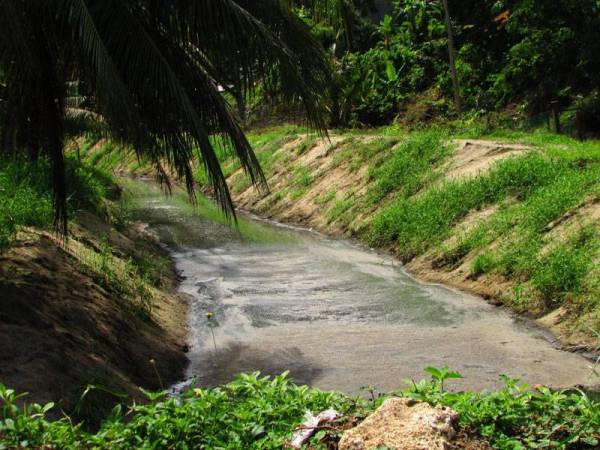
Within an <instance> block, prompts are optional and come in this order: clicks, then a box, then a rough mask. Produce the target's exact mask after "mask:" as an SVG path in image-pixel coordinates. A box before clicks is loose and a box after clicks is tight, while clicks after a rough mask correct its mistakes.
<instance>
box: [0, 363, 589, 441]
mask: <svg viewBox="0 0 600 450" xmlns="http://www.w3.org/2000/svg"><path fill="white" fill-rule="evenodd" d="M427 371H428V372H429V373H431V375H432V378H433V379H432V381H421V382H418V383H414V382H411V383H410V388H409V389H407V390H405V391H402V392H399V393H398V395H401V396H406V397H411V398H414V399H416V400H422V401H426V402H429V403H431V404H442V405H446V406H451V407H452V408H454V409H456V411H458V412H459V414H460V425H461V426H462V427H463V428H464V429H466V430H467V431H468V432H471V433H477V434H479V435H481V436H484V437H486V438H488V439H489V440H490V442H491V443H492V445H493V446H494V448H498V449H507V450H508V449H511V450H515V449H525V448H556V449H569V448H579V449H586V448H589V449H592V448H596V446H597V445H598V440H599V439H600V405H598V404H597V403H595V402H593V401H592V400H590V399H589V398H588V397H587V396H586V394H584V393H583V392H572V393H568V392H562V391H558V392H555V391H551V390H549V389H547V388H544V387H539V388H537V389H534V390H530V389H528V387H527V386H525V385H520V384H518V383H517V381H516V380H511V379H508V378H504V379H505V382H506V387H505V388H504V389H502V390H499V391H497V392H490V393H486V392H484V393H473V392H461V393H452V392H448V391H445V390H444V388H443V384H444V381H445V380H447V379H449V378H456V377H458V376H460V375H459V374H457V373H454V372H449V371H448V370H446V369H435V368H428V369H427ZM147 395H148V398H149V402H148V403H147V404H144V405H134V406H132V407H131V408H130V409H129V410H128V411H125V409H124V407H123V406H117V407H115V409H114V410H113V412H112V414H111V416H110V417H108V418H107V419H106V420H105V422H104V423H103V425H102V426H101V428H100V429H99V430H98V431H97V432H96V433H89V432H86V431H84V430H83V429H82V428H81V426H74V425H73V424H72V423H71V422H70V421H69V419H68V418H64V419H61V420H57V421H51V420H48V419H46V417H45V416H46V413H47V412H48V411H49V410H50V409H51V408H53V405H52V404H48V405H45V406H39V405H28V406H25V407H18V406H17V401H18V400H19V396H18V395H16V394H15V393H14V392H13V391H11V390H10V389H6V388H5V387H3V386H0V402H1V404H0V449H6V448H13V447H20V448H35V447H41V446H52V447H53V448H70V449H78V448H82V449H83V448H98V449H100V448H112V449H140V448H143V449H150V448H152V449H163V448H165V449H166V448H169V449H191V448H220V449H251V448H254V449H280V448H282V446H283V445H284V444H285V442H286V441H289V439H290V438H291V436H292V433H293V431H294V429H295V427H297V426H298V425H300V423H301V422H302V420H303V416H304V413H305V411H311V412H312V413H318V412H319V411H322V410H324V409H328V408H335V409H337V410H338V411H339V412H341V413H343V417H342V419H341V420H340V423H339V424H337V426H334V427H332V428H333V429H332V430H326V429H324V430H320V431H319V432H318V433H317V434H316V435H315V436H314V437H313V438H312V440H311V442H312V444H313V445H314V447H312V448H327V447H326V442H336V441H337V440H338V439H339V437H340V435H341V431H342V429H343V424H344V423H346V422H353V421H355V420H360V419H361V418H363V417H364V416H365V415H366V414H368V412H369V411H371V410H373V409H374V408H376V407H377V406H379V405H380V404H381V403H382V402H383V401H384V400H385V398H387V396H382V397H379V398H377V399H374V400H373V401H367V400H364V399H359V398H355V399H353V398H349V397H347V396H345V395H343V394H338V393H327V392H322V391H319V390H317V389H312V388H309V387H307V386H297V385H295V384H294V383H292V382H291V381H290V380H289V378H287V377H286V375H281V376H278V377H274V378H269V377H261V376H259V374H257V373H255V374H246V375H244V374H243V375H240V376H239V377H238V378H237V379H236V380H235V381H233V382H232V383H230V384H227V385H224V386H221V387H218V388H214V389H192V390H190V391H188V392H186V393H184V394H182V395H181V396H176V397H171V398H168V397H166V395H165V393H158V394H153V393H147Z"/></svg>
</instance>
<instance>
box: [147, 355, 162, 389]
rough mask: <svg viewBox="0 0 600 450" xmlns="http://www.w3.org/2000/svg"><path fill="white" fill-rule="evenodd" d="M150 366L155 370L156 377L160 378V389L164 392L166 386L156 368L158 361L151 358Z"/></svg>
mask: <svg viewBox="0 0 600 450" xmlns="http://www.w3.org/2000/svg"><path fill="white" fill-rule="evenodd" d="M150 365H151V366H152V368H153V369H154V373H155V374H156V377H157V378H158V382H159V383H160V388H161V389H163V390H164V389H165V385H164V384H163V381H162V378H161V377H160V373H158V368H157V367H156V360H155V359H154V358H150Z"/></svg>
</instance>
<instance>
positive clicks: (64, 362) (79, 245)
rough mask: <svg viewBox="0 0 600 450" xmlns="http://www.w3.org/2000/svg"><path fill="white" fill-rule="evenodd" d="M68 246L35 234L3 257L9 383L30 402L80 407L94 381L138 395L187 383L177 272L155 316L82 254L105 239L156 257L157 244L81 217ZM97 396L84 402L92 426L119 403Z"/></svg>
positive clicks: (3, 334) (158, 295) (2, 343)
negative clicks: (143, 390) (94, 268)
mask: <svg viewBox="0 0 600 450" xmlns="http://www.w3.org/2000/svg"><path fill="white" fill-rule="evenodd" d="M70 235H71V238H70V239H68V241H66V242H62V241H61V240H59V239H57V236H55V235H54V234H51V233H48V232H43V231H38V230H34V229H28V230H26V231H24V232H21V233H19V235H18V237H17V241H16V242H15V244H14V245H13V246H12V247H11V248H10V249H9V250H8V251H7V252H6V253H4V254H2V255H0V293H1V300H2V301H1V302H0V382H2V383H3V384H5V385H6V386H9V387H10V388H12V389H15V390H16V391H17V392H28V393H29V395H28V396H27V397H26V399H25V401H27V402H48V401H54V402H56V403H57V404H58V405H59V406H60V407H61V408H62V409H64V410H66V411H73V408H74V406H75V405H76V404H77V402H78V399H79V397H80V395H81V394H82V392H83V391H84V389H85V388H86V386H87V385H88V384H95V385H100V386H103V388H105V389H106V390H107V391H111V392H114V393H118V394H125V395H127V396H128V397H131V398H134V399H141V398H142V397H143V395H142V393H141V391H140V389H139V387H144V388H146V389H153V390H157V389H161V388H162V386H163V385H164V384H165V383H169V382H170V381H174V380H175V379H179V378H180V376H181V374H182V371H183V368H184V366H185V364H186V356H185V352H184V350H185V344H184V342H185V331H186V330H185V328H186V327H185V323H186V300H185V299H184V298H183V297H181V296H178V295H177V294H175V292H174V287H175V285H176V275H175V272H174V270H172V271H171V273H170V274H168V275H165V277H166V278H165V280H164V283H163V285H164V286H165V287H164V288H161V290H155V291H154V292H153V294H152V296H153V304H154V306H153V308H152V311H151V313H150V317H144V316H143V315H142V314H140V313H139V311H138V310H137V309H136V308H134V307H132V306H131V305H132V302H133V301H134V299H130V298H125V297H123V295H122V294H120V290H119V289H118V286H115V285H114V284H111V283H110V282H107V281H106V280H104V279H102V277H99V276H98V274H97V273H94V272H93V271H92V270H90V269H88V268H86V266H84V265H82V263H81V260H80V255H81V251H82V250H85V248H93V247H97V246H99V245H100V242H99V241H98V239H99V237H101V236H106V237H107V239H108V241H109V242H110V244H111V245H112V246H113V252H114V253H113V254H114V255H115V256H122V257H127V258H129V257H131V258H133V259H134V260H135V259H136V258H137V257H138V256H139V255H140V252H146V253H147V252H152V254H154V255H161V257H166V255H165V254H164V250H162V249H161V248H160V247H159V246H158V244H157V243H155V242H153V241H152V240H151V238H150V237H149V236H145V235H143V234H140V233H139V232H134V231H132V232H129V233H127V234H122V233H118V232H116V231H115V230H113V229H111V228H110V227H108V226H107V225H106V224H105V223H103V222H102V221H101V220H100V219H98V218H97V217H95V216H92V215H90V214H81V215H80V217H79V219H78V220H77V224H75V223H74V224H73V225H72V230H71V234H70ZM107 391H95V392H92V393H90V394H89V395H88V396H87V399H86V400H85V401H83V402H82V403H81V402H80V405H79V406H80V408H79V414H80V416H82V417H83V418H88V419H90V420H91V421H93V420H95V419H96V418H97V417H100V416H101V415H102V413H103V412H105V411H106V410H107V409H108V408H110V407H111V405H112V404H113V403H114V402H115V401H117V400H118V398H117V397H116V396H115V395H113V394H108V393H107Z"/></svg>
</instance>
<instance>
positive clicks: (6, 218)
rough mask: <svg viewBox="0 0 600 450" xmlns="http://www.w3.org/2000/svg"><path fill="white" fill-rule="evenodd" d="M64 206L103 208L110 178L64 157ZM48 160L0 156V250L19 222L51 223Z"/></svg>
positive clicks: (41, 225) (104, 173) (72, 209)
mask: <svg viewBox="0 0 600 450" xmlns="http://www.w3.org/2000/svg"><path fill="white" fill-rule="evenodd" d="M65 175H66V192H67V207H68V208H69V209H70V210H71V211H74V210H77V209H82V208H85V209H88V210H91V211H93V212H96V213H102V212H103V204H104V199H105V197H106V195H107V190H108V189H109V188H111V187H113V186H114V181H113V179H112V177H111V176H110V175H108V174H107V173H106V172H103V171H100V170H97V169H95V168H93V167H92V166H90V165H87V164H83V163H81V162H80V161H78V160H77V159H76V158H74V157H67V158H66V160H65ZM51 192H52V176H51V171H50V163H49V162H48V160H47V159H45V158H41V159H38V160H37V161H29V160H27V159H25V158H17V159H0V250H2V249H3V248H4V247H6V246H7V245H8V244H9V243H10V240H11V238H12V237H13V235H14V233H16V232H17V231H18V230H19V228H21V227H23V226H36V227H41V228H45V227H48V226H50V225H51V224H52V221H53V208H52V195H51Z"/></svg>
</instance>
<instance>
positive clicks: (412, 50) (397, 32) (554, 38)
mask: <svg viewBox="0 0 600 450" xmlns="http://www.w3.org/2000/svg"><path fill="white" fill-rule="evenodd" d="M317 3H319V2H317ZM326 3H327V2H326ZM378 3H379V7H380V8H383V9H382V11H384V12H388V14H387V15H386V16H385V17H384V18H383V20H381V22H379V23H378V22H377V21H376V20H375V21H373V20H367V19H372V18H373V13H372V11H369V10H368V9H365V8H364V3H363V2H352V1H347V2H346V3H345V4H346V6H347V7H352V6H353V8H352V11H353V12H354V15H355V16H358V17H361V18H362V19H364V20H354V21H352V22H346V23H347V26H349V27H351V29H352V35H353V36H354V37H355V44H354V47H351V48H345V49H344V50H345V51H342V52H340V49H339V46H338V47H336V48H335V54H336V56H337V58H338V66H339V72H340V73H339V78H338V80H337V83H338V86H337V88H336V89H335V90H334V94H336V95H334V99H333V100H334V104H335V101H338V102H339V103H340V105H337V106H336V107H335V108H334V112H337V113H338V114H339V115H340V119H341V120H342V122H343V123H346V124H361V123H362V124H371V125H372V124H381V123H388V122H389V121H390V120H392V119H393V118H394V117H396V116H398V115H399V116H401V117H405V116H408V119H413V118H412V117H410V116H411V111H410V108H409V110H408V111H407V106H409V105H410V104H411V103H415V98H416V99H417V101H418V100H419V99H420V100H421V103H423V104H422V105H421V106H422V107H423V110H424V111H421V112H420V114H419V115H417V117H416V118H414V119H430V118H431V117H432V116H436V115H440V114H445V113H447V112H448V111H449V110H451V109H452V108H451V107H452V105H451V102H450V100H449V99H451V98H452V93H451V89H452V86H451V83H450V75H449V64H448V48H447V36H446V27H445V22H444V10H443V7H442V2H441V1H424V0H393V1H389V2H378ZM386 4H387V5H388V8H384V7H385V5H386ZM382 5H383V6H382ZM449 9H450V14H451V18H452V25H453V26H452V28H453V32H454V34H455V40H456V66H457V71H458V75H459V81H460V93H461V96H462V98H463V99H464V101H465V103H466V106H467V107H468V108H469V109H471V110H472V111H474V112H475V113H478V114H479V113H481V112H486V111H492V110H496V109H498V108H503V107H506V106H508V105H510V104H523V105H524V106H525V112H526V113H528V114H530V115H534V114H538V113H543V112H546V111H549V110H550V109H552V108H554V107H558V108H559V109H564V108H566V107H568V106H573V107H574V108H579V109H582V110H583V111H584V112H585V113H586V114H584V115H583V116H582V118H581V123H580V124H579V126H580V127H584V126H587V128H594V131H598V130H599V129H600V127H598V125H599V121H598V117H599V116H598V107H597V105H598V103H597V102H593V101H592V100H593V99H596V98H597V91H598V89H599V88H600V78H599V76H598V74H599V73H600V67H599V64H600V62H599V60H598V58H597V54H598V53H599V51H600V48H599V46H600V3H599V2H598V1H597V0H558V1H554V0H552V1H551V0H505V1H496V0H484V1H479V0H469V1H463V0H449ZM311 17H314V15H313V16H311ZM317 17H319V16H317ZM313 21H314V19H313ZM324 23H327V22H325V21H323V20H320V21H319V20H317V21H316V24H315V25H314V26H313V29H314V30H315V35H316V36H317V37H319V38H321V40H322V42H323V44H324V45H331V43H332V42H333V40H332V36H331V35H330V34H328V33H325V32H324V29H323V24H324ZM421 93H426V95H424V97H423V98H421V97H419V96H418V94H421ZM416 95H417V96H416ZM336 96H337V98H336ZM415 96H416V97H415ZM589 103H593V105H590V104H589ZM583 105H585V107H583Z"/></svg>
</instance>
